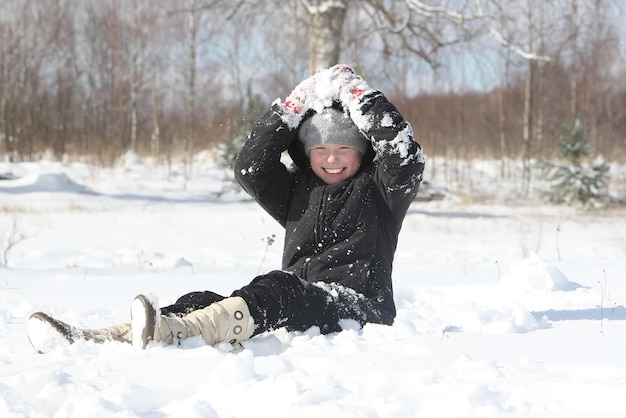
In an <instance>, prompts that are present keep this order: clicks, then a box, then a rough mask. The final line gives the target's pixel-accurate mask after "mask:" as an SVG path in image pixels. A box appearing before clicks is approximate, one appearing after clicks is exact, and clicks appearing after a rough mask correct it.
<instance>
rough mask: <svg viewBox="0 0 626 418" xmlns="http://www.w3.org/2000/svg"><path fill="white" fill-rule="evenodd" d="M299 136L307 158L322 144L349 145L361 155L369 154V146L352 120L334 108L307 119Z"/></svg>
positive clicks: (328, 108) (301, 127) (326, 109)
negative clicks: (314, 148) (313, 149)
mask: <svg viewBox="0 0 626 418" xmlns="http://www.w3.org/2000/svg"><path fill="white" fill-rule="evenodd" d="M299 136H300V141H302V143H303V144H304V151H305V152H306V155H307V156H308V155H309V152H310V151H311V149H312V148H313V147H315V146H316V145H320V144H339V145H347V146H349V147H352V148H356V149H357V150H359V151H360V152H361V154H365V153H366V152H367V146H368V144H369V142H368V141H367V138H365V136H364V135H363V134H362V133H361V131H359V129H358V128H357V127H356V125H355V124H354V122H353V121H352V119H350V117H349V116H348V115H346V114H345V113H344V112H342V111H341V110H337V109H335V108H332V107H327V108H324V110H322V111H321V112H320V113H315V114H314V115H313V116H311V117H309V118H308V119H305V121H304V122H302V126H300V131H299Z"/></svg>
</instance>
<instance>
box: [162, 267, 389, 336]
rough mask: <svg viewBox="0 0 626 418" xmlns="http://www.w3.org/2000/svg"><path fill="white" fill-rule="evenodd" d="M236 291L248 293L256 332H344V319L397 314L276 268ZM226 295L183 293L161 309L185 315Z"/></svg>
mask: <svg viewBox="0 0 626 418" xmlns="http://www.w3.org/2000/svg"><path fill="white" fill-rule="evenodd" d="M231 296H239V297H241V298H243V299H244V300H245V301H246V303H247V305H248V308H249V309H250V314H251V315H252V318H253V319H254V324H255V331H254V335H256V334H260V333H262V332H265V331H269V330H273V329H277V328H281V327H285V328H287V329H289V330H290V331H305V330H307V329H309V328H310V327H312V326H318V327H319V328H320V332H321V333H323V334H328V333H332V332H338V331H341V327H340V326H339V321H340V320H342V319H351V320H354V321H356V322H358V323H359V324H360V325H361V326H363V325H365V324H366V323H369V322H371V323H378V324H386V325H391V324H392V323H393V315H392V314H391V313H389V312H388V311H387V310H386V309H384V308H383V307H382V306H381V305H380V304H379V303H377V302H375V301H373V300H371V299H368V298H366V297H364V296H363V295H361V294H359V293H357V292H355V291H354V290H352V289H349V288H345V287H341V286H337V285H327V284H322V285H317V284H313V283H309V282H307V281H305V280H302V279H300V278H298V277H297V276H295V275H294V274H292V273H288V272H285V271H280V270H275V271H272V272H270V273H268V274H265V275H262V276H258V277H256V278H255V279H254V280H253V281H252V282H251V283H250V284H248V285H246V286H244V287H242V288H241V289H239V290H236V291H234V292H233V293H232V295H231ZM222 299H224V296H221V295H218V294H217V293H214V292H211V291H200V292H192V293H188V294H186V295H183V296H181V297H180V298H179V299H178V300H177V301H176V302H175V303H174V304H173V305H170V306H166V307H163V308H161V314H163V315H184V314H187V313H189V312H192V311H194V310H196V309H202V308H205V307H207V306H209V305H210V304H211V303H213V302H218V301H220V300H222Z"/></svg>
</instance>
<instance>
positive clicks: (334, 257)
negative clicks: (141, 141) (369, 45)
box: [235, 92, 424, 317]
mask: <svg viewBox="0 0 626 418" xmlns="http://www.w3.org/2000/svg"><path fill="white" fill-rule="evenodd" d="M361 111H362V114H363V117H365V118H368V120H369V123H367V124H366V125H367V129H361V131H362V133H363V134H364V135H365V136H366V137H367V138H369V139H370V141H371V144H372V149H371V150H370V151H369V152H368V154H367V155H366V156H365V157H364V158H363V161H362V164H361V169H360V171H359V172H358V173H357V174H356V175H355V176H354V177H352V178H351V179H348V180H345V181H343V182H341V183H338V184H334V185H327V184H325V183H324V182H322V181H321V180H320V179H319V178H318V177H317V176H316V175H315V174H314V173H313V171H312V170H311V168H310V166H309V163H308V158H307V157H306V155H305V154H304V152H303V149H302V144H301V142H300V141H299V140H298V139H297V134H298V132H297V129H290V128H289V127H288V126H287V125H286V124H285V123H284V122H283V119H282V118H281V115H282V112H283V108H282V107H281V106H280V105H278V104H274V105H272V107H271V108H270V110H269V111H268V112H267V113H266V114H265V115H264V116H263V117H262V118H261V119H260V121H259V122H258V123H257V125H256V126H255V127H254V129H253V130H252V132H251V133H250V135H249V137H248V139H247V140H246V142H245V144H244V146H243V147H242V149H241V152H240V153H239V156H238V158H237V162H236V164H235V177H236V179H237V180H238V181H239V183H240V184H241V185H242V187H243V188H244V189H245V190H246V192H247V193H249V194H250V195H251V196H252V197H254V198H255V200H256V201H257V202H258V203H259V204H260V205H261V206H262V207H263V208H264V209H265V210H266V211H267V212H268V213H269V214H270V215H271V216H272V217H274V218H275V219H276V220H277V221H278V222H279V223H280V224H281V225H282V226H283V227H285V228H286V231H285V244H284V251H283V266H282V268H283V269H284V270H286V271H289V272H292V273H294V274H296V275H297V276H299V277H300V278H302V279H303V280H306V281H309V282H319V281H321V282H326V283H336V284H339V285H341V286H344V287H348V288H352V289H354V290H355V291H356V292H358V293H360V294H362V295H364V296H365V297H367V298H370V299H372V301H374V302H376V303H377V304H379V305H380V306H381V307H382V308H384V309H386V310H387V311H388V312H389V313H390V314H391V317H394V316H395V305H394V302H393V289H392V282H391V272H392V263H393V257H394V253H395V250H396V244H397V241H398V234H399V232H400V228H401V225H402V221H403V219H404V216H405V214H406V212H407V210H408V208H409V205H410V204H411V202H412V201H413V199H414V197H415V194H416V193H417V189H418V187H419V185H420V182H421V179H422V172H423V170H424V157H423V154H422V151H421V147H420V146H419V145H418V143H417V142H415V141H414V139H413V132H412V129H411V126H410V125H409V124H408V122H407V121H405V120H404V119H403V118H402V116H401V115H400V114H399V112H398V111H397V110H396V108H395V107H394V106H393V105H392V104H391V103H390V102H388V101H387V99H386V98H385V97H384V96H383V95H382V94H381V93H380V92H375V93H373V94H370V95H369V97H367V98H365V99H364V100H363V105H362V107H361ZM360 125H363V124H362V123H361V124H360ZM286 150H288V151H289V154H290V156H291V158H292V160H293V161H294V163H295V164H296V168H295V169H291V170H290V169H288V168H287V167H286V166H285V165H284V164H282V163H281V161H280V159H281V153H282V152H283V151H286ZM374 154H375V155H376V159H375V160H374Z"/></svg>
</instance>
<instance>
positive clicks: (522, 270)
mask: <svg viewBox="0 0 626 418" xmlns="http://www.w3.org/2000/svg"><path fill="white" fill-rule="evenodd" d="M510 269H511V272H510V273H509V274H507V275H505V276H504V277H503V278H502V280H500V283H499V286H501V287H506V288H507V289H509V290H515V291H522V292H526V293H542V292H558V291H561V292H570V291H573V290H576V289H578V288H579V287H581V285H579V284H578V283H575V282H570V281H569V280H568V279H567V277H565V275H564V274H563V272H561V270H559V269H558V268H557V267H556V266H554V265H553V264H550V263H548V262H547V261H545V260H543V259H542V258H541V257H539V256H538V255H536V254H533V255H531V256H530V257H528V258H525V259H522V260H520V261H517V262H514V263H511V267H510Z"/></svg>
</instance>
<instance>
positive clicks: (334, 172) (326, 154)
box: [309, 144, 363, 184]
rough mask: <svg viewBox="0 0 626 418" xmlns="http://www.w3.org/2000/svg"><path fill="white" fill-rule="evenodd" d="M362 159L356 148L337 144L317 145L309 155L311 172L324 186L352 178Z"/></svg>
mask: <svg viewBox="0 0 626 418" xmlns="http://www.w3.org/2000/svg"><path fill="white" fill-rule="evenodd" d="M362 158H363V155H362V154H361V152H360V151H358V150H357V149H356V148H352V147H349V146H347V145H339V144H319V145H316V146H315V147H313V148H311V151H310V154H309V162H310V164H311V168H312V169H313V172H314V173H315V175H317V177H319V178H320V179H321V180H322V181H323V182H324V183H326V184H337V183H339V182H341V181H343V180H346V179H349V178H350V177H352V176H354V175H355V174H356V173H357V172H358V171H359V167H360V166H361V160H362Z"/></svg>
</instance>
